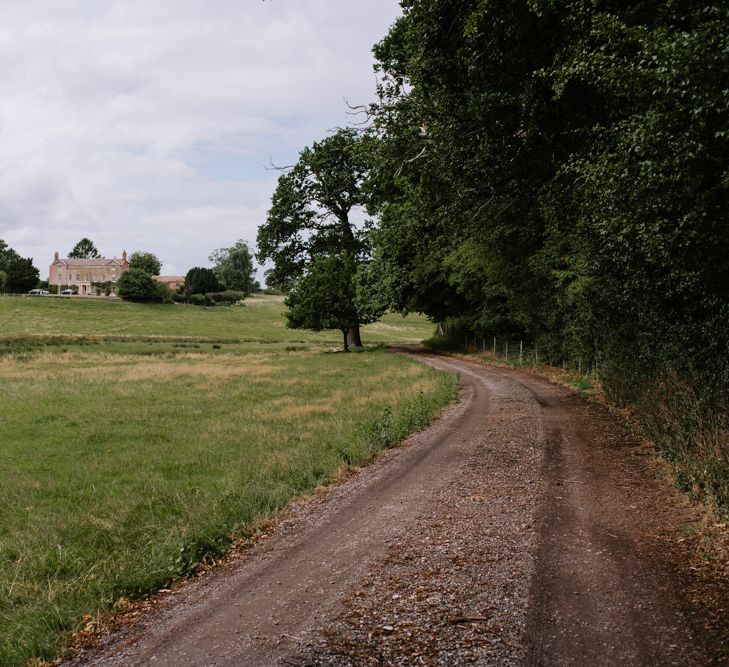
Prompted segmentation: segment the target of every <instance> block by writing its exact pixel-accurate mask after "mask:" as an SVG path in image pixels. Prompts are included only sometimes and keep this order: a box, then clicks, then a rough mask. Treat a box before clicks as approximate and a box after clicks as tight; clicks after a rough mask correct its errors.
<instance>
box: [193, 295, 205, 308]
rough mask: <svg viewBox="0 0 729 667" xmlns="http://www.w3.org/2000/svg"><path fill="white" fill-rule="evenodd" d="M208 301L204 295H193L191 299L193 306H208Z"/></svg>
mask: <svg viewBox="0 0 729 667" xmlns="http://www.w3.org/2000/svg"><path fill="white" fill-rule="evenodd" d="M207 302H208V300H207V299H206V298H205V295H204V294H193V295H192V296H191V297H190V303H191V304H192V305H193V306H204V305H206V304H207Z"/></svg>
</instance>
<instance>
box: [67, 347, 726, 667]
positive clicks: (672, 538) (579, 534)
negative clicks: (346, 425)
mask: <svg viewBox="0 0 729 667" xmlns="http://www.w3.org/2000/svg"><path fill="white" fill-rule="evenodd" d="M410 353H412V354H416V355H417V356H419V357H420V358H421V359H422V360H423V361H425V362H426V363H430V364H432V365H434V366H436V367H438V368H444V369H448V370H454V371H458V372H460V373H461V377H462V380H463V392H462V396H461V399H460V401H459V402H458V403H457V404H456V405H454V406H452V407H451V408H449V409H448V410H447V412H446V414H445V415H444V416H443V418H442V419H440V420H439V421H438V422H437V423H436V424H434V425H433V426H432V427H431V428H429V429H427V430H426V431H424V432H422V433H419V434H417V435H415V436H413V437H412V438H410V439H409V441H408V442H407V443H406V444H405V445H404V446H402V447H400V448H397V449H395V450H392V451H390V452H388V453H386V454H385V455H384V456H383V457H382V458H381V459H380V460H379V461H378V462H377V463H375V464H374V465H372V466H370V467H368V468H366V469H364V470H363V471H361V472H360V473H358V474H357V475H356V476H355V477H354V478H352V479H350V480H349V481H348V482H346V483H344V484H342V485H340V486H338V487H336V488H334V489H333V490H332V491H331V492H330V493H328V494H326V495H324V496H322V497H319V498H317V499H315V500H314V501H312V502H308V503H302V504H300V505H298V506H296V507H294V508H293V509H292V511H291V512H290V514H289V516H288V517H287V518H286V520H285V521H284V522H283V523H282V524H281V525H280V526H279V527H278V528H277V529H276V531H275V532H274V534H273V535H272V536H271V537H270V538H267V539H265V540H263V541H261V542H259V543H258V544H257V545H256V546H255V547H254V548H253V549H251V550H249V551H246V552H244V553H243V554H241V556H240V558H239V559H238V560H237V561H235V562H234V563H233V564H232V565H230V566H228V567H226V568H223V569H222V570H221V571H219V572H217V573H214V574H212V575H208V576H206V577H204V578H202V579H200V580H197V581H194V582H192V583H191V584H190V585H186V586H183V587H182V588H181V589H180V590H179V591H178V592H177V593H176V594H174V595H169V596H167V597H166V598H165V599H164V600H163V602H162V603H161V604H160V605H159V609H158V611H157V612H156V613H154V614H151V615H148V616H146V617H144V618H143V619H142V620H141V621H140V622H139V623H136V624H134V625H133V626H131V627H128V628H126V629H125V630H123V631H121V632H118V633H116V634H114V635H111V636H109V637H107V638H106V639H105V640H104V641H103V642H102V644H101V646H100V647H99V648H98V649H96V650H95V651H94V652H93V653H90V654H86V655H81V656H79V657H78V658H77V660H75V661H73V663H69V664H85V665H112V666H113V665H175V666H177V665H273V664H289V665H309V664H320V665H347V664H352V665H360V664H373V665H377V664H397V665H435V664H442V665H458V664H474V663H475V664H485V665H517V664H527V665H704V664H708V663H710V662H711V661H713V660H717V659H718V658H717V655H719V653H718V652H719V651H720V648H721V647H720V644H721V641H722V637H723V636H724V637H725V636H726V635H725V634H723V633H725V632H726V631H727V630H728V629H729V624H727V622H726V621H721V620H720V621H718V625H717V621H716V619H712V618H709V616H708V614H709V612H708V611H706V610H704V609H703V608H702V606H701V604H700V601H699V602H697V600H696V591H697V590H698V589H697V587H696V586H697V584H696V581H695V578H696V575H695V573H694V571H693V570H691V568H690V561H689V557H688V555H687V553H688V552H687V547H686V546H685V541H684V538H683V531H684V530H685V529H686V527H687V526H689V525H690V524H691V522H692V521H694V520H695V519H696V516H695V514H693V513H692V511H691V510H689V509H687V508H686V507H685V506H683V505H682V503H681V502H680V499H679V498H678V497H677V496H676V494H674V493H673V492H672V491H671V490H670V489H669V488H668V487H667V486H666V485H665V484H664V483H662V482H659V481H658V480H657V479H656V476H655V472H654V471H653V470H652V469H651V468H650V467H649V466H648V465H647V463H646V459H645V457H643V456H640V455H639V454H641V453H642V450H640V448H639V447H637V443H636V442H634V441H633V440H631V438H629V437H628V436H627V435H626V434H625V433H624V432H622V430H621V429H620V428H619V427H617V426H615V424H614V420H613V419H611V418H610V417H609V416H608V415H607V414H606V413H605V412H604V411H602V410H600V409H599V408H595V407H590V406H588V405H587V404H586V403H585V402H584V401H582V400H581V399H579V398H578V397H576V396H574V395H573V394H571V393H570V392H568V391H566V390H564V389H560V388H558V387H555V386H553V385H550V384H548V383H546V382H543V381H541V380H538V379H535V378H532V377H530V376H528V375H526V374H522V373H518V372H515V371H509V370H505V369H498V368H490V367H485V366H479V365H475V364H471V363H469V362H464V361H459V360H455V359H448V358H439V357H434V356H431V355H427V354H425V353H422V352H420V353H417V352H412V351H411V352H410ZM711 585H714V584H711ZM716 586H718V584H716ZM689 591H692V594H691V595H689ZM713 592H714V593H715V595H714V598H715V599H716V595H718V596H719V598H720V599H724V600H726V599H727V597H726V590H720V591H718V593H717V591H716V590H715V591H713ZM692 596H693V597H692ZM712 622H713V623H714V624H713V625H711V623H712Z"/></svg>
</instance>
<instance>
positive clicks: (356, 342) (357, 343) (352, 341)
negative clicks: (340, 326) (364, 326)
mask: <svg viewBox="0 0 729 667" xmlns="http://www.w3.org/2000/svg"><path fill="white" fill-rule="evenodd" d="M347 339H348V343H349V346H350V347H362V338H361V337H360V335H359V324H355V325H353V326H351V327H349V330H348V331H347Z"/></svg>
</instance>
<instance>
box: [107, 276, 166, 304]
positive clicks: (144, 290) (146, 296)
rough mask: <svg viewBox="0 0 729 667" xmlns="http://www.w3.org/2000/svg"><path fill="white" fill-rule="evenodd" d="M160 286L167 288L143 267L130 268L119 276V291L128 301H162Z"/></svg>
mask: <svg viewBox="0 0 729 667" xmlns="http://www.w3.org/2000/svg"><path fill="white" fill-rule="evenodd" d="M159 286H162V287H165V288H167V285H164V284H163V283H158V282H157V281H156V280H154V279H153V278H152V276H151V275H149V273H147V272H146V271H144V270H143V269H128V270H127V271H125V272H124V273H122V274H121V276H119V280H118V282H117V293H118V294H119V296H120V297H121V298H122V299H125V300H126V301H161V300H162V298H161V294H160V287H159ZM167 291H169V288H167Z"/></svg>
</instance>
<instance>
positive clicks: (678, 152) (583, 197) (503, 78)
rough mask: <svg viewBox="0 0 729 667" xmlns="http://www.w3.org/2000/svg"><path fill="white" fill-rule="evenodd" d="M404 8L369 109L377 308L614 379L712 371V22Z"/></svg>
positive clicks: (719, 72)
mask: <svg viewBox="0 0 729 667" xmlns="http://www.w3.org/2000/svg"><path fill="white" fill-rule="evenodd" d="M402 5H403V16H402V17H401V18H400V19H399V20H398V21H397V22H396V23H395V24H394V26H393V27H392V29H391V30H390V32H389V33H388V35H387V36H386V37H385V38H384V39H383V40H382V41H381V42H380V43H379V44H378V45H377V46H376V47H375V56H376V58H377V62H378V68H379V70H380V72H381V74H382V75H383V77H384V78H383V80H382V83H381V85H380V89H379V102H378V103H377V104H375V105H374V106H373V107H372V108H371V109H370V113H371V115H372V117H373V118H374V132H375V133H376V134H377V136H378V138H379V141H378V142H377V156H376V159H375V160H374V163H373V164H374V167H373V178H372V180H371V183H370V184H369V187H370V190H371V192H372V199H371V209H372V212H373V213H376V214H377V215H378V217H379V219H380V228H379V229H378V230H377V232H376V234H375V236H374V242H375V255H376V258H377V259H376V261H377V262H378V263H379V264H380V268H379V270H378V274H379V275H381V276H383V277H385V278H387V279H388V290H389V292H390V294H391V301H392V303H393V305H394V306H395V307H397V308H398V309H400V310H403V311H406V310H420V311H423V312H425V313H427V314H428V315H430V316H431V317H433V318H434V319H435V320H438V321H443V320H449V321H451V322H454V323H456V324H458V325H460V326H462V327H464V328H466V329H467V330H470V331H472V332H479V333H482V334H484V335H486V334H488V335H497V334H498V335H504V336H518V337H520V338H524V339H526V340H534V341H538V343H539V345H540V349H541V350H543V352H544V353H545V355H548V356H549V357H550V358H552V359H554V360H557V359H561V358H563V357H564V356H566V355H567V356H569V355H577V354H579V355H581V357H582V358H583V359H589V360H594V359H596V358H597V357H598V356H599V357H600V358H601V360H603V361H605V362H607V370H608V372H610V371H611V370H612V372H614V374H615V375H623V376H625V375H626V373H627V374H629V373H633V372H639V373H640V374H643V376H645V375H646V374H650V373H653V372H654V370H655V368H657V367H659V366H661V365H662V364H665V363H667V362H668V361H670V363H672V364H676V363H681V364H684V365H685V366H696V365H697V364H698V365H702V364H704V363H705V362H704V361H701V359H702V358H703V359H705V360H708V359H709V358H710V357H723V358H726V352H727V351H728V350H729V334H728V333H727V332H729V326H727V324H728V323H729V307H728V302H729V300H728V299H727V297H728V296H729V294H728V290H729V287H728V286H729V262H727V257H729V253H728V252H727V251H728V250H729V224H727V223H728V222H729V221H728V220H727V217H728V216H729V207H727V206H726V204H727V196H728V195H729V172H728V171H727V162H726V155H727V154H729V151H728V150H727V149H728V148H729V147H728V146H727V142H728V141H729V132H728V131H727V127H729V119H728V112H729V98H727V95H726V91H727V90H729V48H728V46H729V44H728V42H729V37H728V35H729V30H728V29H727V28H729V8H726V7H723V6H718V5H696V4H692V3H686V2H676V3H668V4H665V3H654V2H639V3H628V4H625V3H617V2H601V3H597V4H596V3H593V2H587V1H584V2H582V1H579V2H574V3H561V2H558V3H547V2H529V1H527V0H523V1H520V2H505V1H502V2H488V3H486V2H481V1H480V0H465V1H464V2H459V3H453V2H450V1H449V0H427V1H426V0H408V1H407V2H403V3H402ZM679 360H680V361H679ZM630 369H632V370H630ZM638 369H641V370H638ZM636 377H638V376H636Z"/></svg>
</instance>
